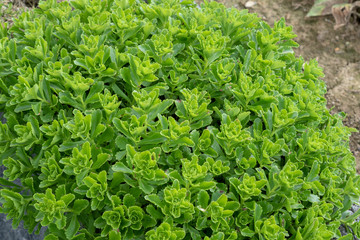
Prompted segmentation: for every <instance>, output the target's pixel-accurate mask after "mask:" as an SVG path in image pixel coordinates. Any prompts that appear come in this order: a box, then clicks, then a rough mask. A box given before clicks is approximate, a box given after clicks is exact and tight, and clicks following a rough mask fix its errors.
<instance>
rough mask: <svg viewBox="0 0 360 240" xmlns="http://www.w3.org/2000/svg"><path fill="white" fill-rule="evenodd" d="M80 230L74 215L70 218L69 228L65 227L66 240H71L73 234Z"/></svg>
mask: <svg viewBox="0 0 360 240" xmlns="http://www.w3.org/2000/svg"><path fill="white" fill-rule="evenodd" d="M79 228H80V223H79V221H78V219H77V216H76V215H74V216H73V217H72V218H71V221H70V223H69V226H68V227H67V229H66V231H65V235H66V237H67V238H68V239H72V238H73V237H74V236H75V234H76V233H77V232H78V231H79Z"/></svg>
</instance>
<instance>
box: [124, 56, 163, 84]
mask: <svg viewBox="0 0 360 240" xmlns="http://www.w3.org/2000/svg"><path fill="white" fill-rule="evenodd" d="M129 63H130V66H129V67H127V68H125V67H124V68H122V69H121V71H120V72H121V76H122V77H123V79H124V80H125V81H126V82H127V83H128V84H130V85H131V86H132V87H133V88H138V87H140V86H141V85H142V84H146V83H151V82H155V81H156V80H157V79H158V77H156V75H155V72H156V71H157V70H158V69H159V68H160V67H161V65H160V64H158V63H152V62H151V61H150V59H149V57H146V58H144V59H143V60H142V59H140V58H138V57H136V56H132V55H129ZM146 85H147V84H146Z"/></svg>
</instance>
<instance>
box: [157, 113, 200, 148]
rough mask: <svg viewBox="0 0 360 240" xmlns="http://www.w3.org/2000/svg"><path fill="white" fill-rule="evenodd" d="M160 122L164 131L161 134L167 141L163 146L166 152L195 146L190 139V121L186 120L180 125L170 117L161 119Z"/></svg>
mask: <svg viewBox="0 0 360 240" xmlns="http://www.w3.org/2000/svg"><path fill="white" fill-rule="evenodd" d="M160 121H161V124H162V126H163V129H164V130H161V132H160V134H161V135H162V136H164V137H166V139H167V140H166V142H165V143H164V144H163V145H162V149H163V151H164V152H170V151H174V150H176V149H178V148H179V147H180V146H191V147H193V146H194V142H193V141H192V140H191V139H190V138H189V137H188V135H189V131H190V126H189V121H187V120H186V121H183V122H182V123H180V124H179V123H178V122H177V121H176V120H175V119H174V118H173V117H169V119H165V118H164V117H161V120H160Z"/></svg>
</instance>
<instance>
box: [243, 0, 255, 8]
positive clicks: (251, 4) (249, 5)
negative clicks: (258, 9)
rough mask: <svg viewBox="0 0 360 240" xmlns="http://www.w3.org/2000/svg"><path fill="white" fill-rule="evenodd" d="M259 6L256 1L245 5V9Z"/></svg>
mask: <svg viewBox="0 0 360 240" xmlns="http://www.w3.org/2000/svg"><path fill="white" fill-rule="evenodd" d="M256 4H257V2H254V1H247V2H246V3H245V7H246V8H252V7H253V6H255V5H256Z"/></svg>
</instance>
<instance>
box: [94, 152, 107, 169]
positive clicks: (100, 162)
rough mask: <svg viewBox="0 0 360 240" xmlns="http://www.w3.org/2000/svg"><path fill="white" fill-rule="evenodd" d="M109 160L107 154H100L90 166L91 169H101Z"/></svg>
mask: <svg viewBox="0 0 360 240" xmlns="http://www.w3.org/2000/svg"><path fill="white" fill-rule="evenodd" d="M109 159H110V155H109V154H107V153H100V154H98V155H97V158H96V161H95V162H94V163H93V165H92V166H91V169H93V170H96V169H99V168H101V167H102V165H104V163H106V162H107V161H108V160H109Z"/></svg>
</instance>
